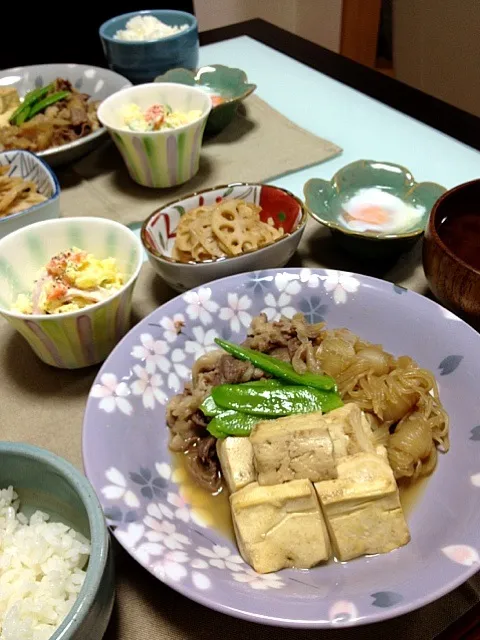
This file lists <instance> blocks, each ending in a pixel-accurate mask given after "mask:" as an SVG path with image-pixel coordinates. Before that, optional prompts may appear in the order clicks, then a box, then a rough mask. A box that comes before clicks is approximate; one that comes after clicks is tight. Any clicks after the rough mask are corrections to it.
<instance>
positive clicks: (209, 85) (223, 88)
mask: <svg viewBox="0 0 480 640" xmlns="http://www.w3.org/2000/svg"><path fill="white" fill-rule="evenodd" d="M155 82H174V83H177V84H185V85H188V86H190V87H194V86H197V87H200V88H202V89H203V90H206V91H208V93H210V94H211V96H212V98H213V107H212V111H211V112H210V115H209V116H208V120H207V128H206V132H207V133H209V134H215V133H219V132H220V131H221V130H222V129H224V128H225V127H226V126H227V125H228V124H230V122H231V121H232V120H233V118H234V117H235V114H236V113H237V109H238V107H239V105H240V103H241V102H242V100H245V98H247V97H248V96H249V95H250V94H252V93H253V92H254V91H255V89H256V88H257V85H256V84H249V82H248V80H247V76H246V74H245V72H244V71H242V70H241V69H235V68H233V67H226V66H224V65H223V64H212V65H208V66H206V67H200V69H198V70H197V71H190V70H189V69H170V71H167V73H165V74H164V75H162V76H158V77H157V78H155ZM218 98H220V100H221V102H219V101H218Z"/></svg>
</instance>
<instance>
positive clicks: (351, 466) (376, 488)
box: [315, 447, 410, 561]
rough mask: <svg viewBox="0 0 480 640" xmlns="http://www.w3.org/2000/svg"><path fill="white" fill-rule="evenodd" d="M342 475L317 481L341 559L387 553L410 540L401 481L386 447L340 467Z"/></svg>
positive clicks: (331, 534) (351, 460) (344, 462)
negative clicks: (386, 451) (393, 468)
mask: <svg viewBox="0 0 480 640" xmlns="http://www.w3.org/2000/svg"><path fill="white" fill-rule="evenodd" d="M337 468H338V478H337V479H336V480H327V481H326V482H318V483H316V484H315V490H316V492H317V494H318V497H319V499H320V503H321V505H322V510H323V514H324V516H325V520H326V523H327V526H328V530H329V532H330V539H331V541H332V545H333V549H334V553H335V555H336V556H337V558H338V559H339V560H342V561H344V560H351V559H352V558H356V557H358V556H362V555H365V554H374V553H387V552H388V551H392V550H393V549H396V548H397V547H401V546H402V545H404V544H407V542H408V541H409V540H410V533H409V531H408V527H407V523H406V522H405V517H404V515H403V510H402V507H401V504H400V498H399V494H398V487H397V483H396V482H395V478H394V477H393V472H392V470H391V468H390V465H389V464H388V460H387V457H386V455H385V451H384V447H378V452H377V453H357V454H355V455H353V456H350V457H347V458H344V459H343V460H342V461H341V462H340V463H339V464H338V466H337Z"/></svg>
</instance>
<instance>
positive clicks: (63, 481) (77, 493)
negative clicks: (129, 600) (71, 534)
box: [0, 442, 115, 640]
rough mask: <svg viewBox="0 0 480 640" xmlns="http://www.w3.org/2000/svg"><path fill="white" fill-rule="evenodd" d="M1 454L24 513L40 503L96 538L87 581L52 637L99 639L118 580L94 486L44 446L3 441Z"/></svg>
mask: <svg viewBox="0 0 480 640" xmlns="http://www.w3.org/2000/svg"><path fill="white" fill-rule="evenodd" d="M0 460H1V464H0V488H2V489H4V488H7V487H8V486H10V485H12V486H13V488H14V490H15V491H16V493H18V495H19V498H20V510H21V511H22V512H23V513H25V515H27V516H30V515H32V513H33V512H34V511H36V510H37V509H40V510H41V511H44V512H45V513H48V514H49V515H50V516H51V520H52V521H54V522H64V523H65V524H67V525H70V526H72V527H73V528H74V529H76V530H77V531H79V532H80V533H82V534H83V535H84V536H86V537H87V538H88V539H89V540H90V541H91V548H92V550H91V555H90V558H89V562H88V567H87V575H86V577H85V582H84V583H83V586H82V589H81V591H80V594H79V596H78V598H77V600H76V602H75V604H74V605H73V607H72V609H71V610H70V613H69V614H68V615H67V617H66V618H65V620H64V621H63V623H62V624H61V625H60V627H59V628H58V629H57V631H56V632H55V633H54V634H53V635H52V637H51V638H50V640H85V639H86V638H88V640H100V639H101V638H102V637H103V635H104V633H105V631H106V628H107V626H108V622H109V620H110V616H111V613H112V607H113V600H114V589H115V586H114V572H113V558H112V549H111V545H110V541H109V535H108V530H107V527H106V524H105V519H104V516H103V512H102V509H101V507H100V504H99V502H98V499H97V497H96V495H95V492H94V490H93V487H92V486H91V484H90V483H89V481H88V480H87V479H86V478H85V476H83V475H82V474H81V473H80V472H79V471H78V470H77V469H76V468H75V467H73V466H72V465H71V464H70V463H69V462H67V461H66V460H63V459H62V458H59V457H58V456H56V455H55V454H53V453H50V452H49V451H46V450H45V449H40V448H39V447H34V446H32V445H28V444H23V443H14V442H0Z"/></svg>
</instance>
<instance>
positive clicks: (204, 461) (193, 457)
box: [185, 436, 222, 493]
mask: <svg viewBox="0 0 480 640" xmlns="http://www.w3.org/2000/svg"><path fill="white" fill-rule="evenodd" d="M185 462H186V467H187V470H188V472H189V473H190V474H191V475H192V476H193V478H194V480H195V481H196V482H197V484H199V485H200V486H201V487H203V488H204V489H206V490H207V491H210V492H211V493H215V492H216V491H218V490H219V489H220V485H221V483H222V480H221V475H220V462H219V460H218V457H217V449H216V439H215V438H214V437H213V436H208V437H206V438H201V439H199V440H198V441H197V443H196V446H195V447H193V448H192V449H191V450H190V451H189V452H188V453H187V455H186V457H185Z"/></svg>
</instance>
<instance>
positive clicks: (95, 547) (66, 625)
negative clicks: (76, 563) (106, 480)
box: [0, 442, 109, 640]
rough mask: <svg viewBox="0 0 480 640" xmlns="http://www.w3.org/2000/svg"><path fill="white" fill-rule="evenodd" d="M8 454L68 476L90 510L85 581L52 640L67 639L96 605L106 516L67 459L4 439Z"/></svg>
mask: <svg viewBox="0 0 480 640" xmlns="http://www.w3.org/2000/svg"><path fill="white" fill-rule="evenodd" d="M8 454H15V455H20V456H24V457H25V458H32V459H34V460H37V461H39V462H41V463H42V464H44V465H46V466H48V467H50V468H52V469H53V470H54V471H56V472H57V473H58V474H59V475H61V476H63V477H64V478H66V480H67V481H68V482H70V483H71V484H72V485H73V486H74V488H75V491H77V493H78V495H79V496H80V498H81V500H82V503H83V504H84V506H85V510H86V512H87V516H88V523H89V526H90V544H91V552H90V557H89V561H88V567H87V571H86V576H85V581H84V583H83V585H82V588H81V589H80V592H79V594H78V596H77V599H76V600H75V602H74V604H73V606H72V608H71V609H70V611H69V613H68V614H67V616H66V617H65V619H64V620H63V622H62V624H61V625H60V626H59V627H58V629H57V630H56V631H55V633H54V634H53V635H52V636H51V638H50V640H63V638H66V637H67V636H66V635H65V634H66V633H68V634H70V633H71V632H73V630H74V629H75V628H77V629H78V628H79V627H80V626H81V624H82V622H83V620H84V618H85V616H86V615H87V614H88V612H89V611H90V610H91V608H92V607H93V606H94V602H95V598H96V596H97V592H98V589H99V587H100V583H101V581H102V578H103V575H104V572H105V568H106V564H107V559H108V552H109V536H108V531H107V525H106V523H105V517H104V515H103V511H102V507H101V506H100V503H99V501H98V498H97V495H96V493H95V491H94V489H93V487H92V485H91V484H90V482H89V481H88V480H87V478H86V477H85V476H84V475H82V474H81V473H80V471H78V469H76V468H75V467H74V466H73V465H72V464H70V462H67V460H64V459H63V458H61V457H60V456H57V455H56V454H54V453H52V452H51V451H47V449H42V448H41V447H37V446H35V445H31V444H23V443H19V442H0V456H4V455H8ZM14 489H15V487H14Z"/></svg>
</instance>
